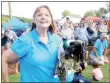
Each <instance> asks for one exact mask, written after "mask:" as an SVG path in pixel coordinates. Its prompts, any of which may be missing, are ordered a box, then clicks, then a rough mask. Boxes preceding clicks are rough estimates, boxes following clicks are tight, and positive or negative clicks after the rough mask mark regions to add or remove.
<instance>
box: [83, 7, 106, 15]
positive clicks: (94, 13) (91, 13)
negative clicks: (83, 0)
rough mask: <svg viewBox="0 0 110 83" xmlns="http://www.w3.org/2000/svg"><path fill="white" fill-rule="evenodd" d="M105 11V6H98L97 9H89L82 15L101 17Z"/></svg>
mask: <svg viewBox="0 0 110 83" xmlns="http://www.w3.org/2000/svg"><path fill="white" fill-rule="evenodd" d="M106 13H107V10H106V9H105V8H99V10H89V11H87V12H86V13H85V14H84V17H88V16H97V17H101V16H103V15H105V14H106Z"/></svg>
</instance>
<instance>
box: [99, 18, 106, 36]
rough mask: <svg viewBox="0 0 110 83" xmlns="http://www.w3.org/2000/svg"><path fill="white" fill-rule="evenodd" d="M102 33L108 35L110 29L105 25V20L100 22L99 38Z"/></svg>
mask: <svg viewBox="0 0 110 83" xmlns="http://www.w3.org/2000/svg"><path fill="white" fill-rule="evenodd" d="M102 33H108V27H107V25H105V22H104V20H101V21H100V25H99V29H98V37H100V34H102Z"/></svg>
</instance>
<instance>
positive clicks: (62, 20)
mask: <svg viewBox="0 0 110 83" xmlns="http://www.w3.org/2000/svg"><path fill="white" fill-rule="evenodd" d="M67 17H69V19H70V21H72V22H73V23H74V24H75V23H80V20H81V18H78V17H70V16H67ZM67 17H64V18H63V19H61V20H60V21H59V23H60V24H63V23H64V22H66V18H67Z"/></svg>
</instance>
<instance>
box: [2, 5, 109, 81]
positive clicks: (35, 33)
mask: <svg viewBox="0 0 110 83" xmlns="http://www.w3.org/2000/svg"><path fill="white" fill-rule="evenodd" d="M63 39H67V40H80V41H82V42H83V43H84V47H83V50H84V52H85V64H86V66H85V68H87V64H88V58H89V57H90V62H91V64H92V67H93V71H91V72H92V76H93V79H94V80H96V81H100V80H102V78H103V72H102V71H101V69H100V66H101V65H104V64H107V63H109V60H108V59H107V51H108V48H109V46H110V28H109V27H108V26H107V22H106V20H105V19H104V18H102V19H101V20H100V21H99V22H94V21H93V20H91V19H89V20H88V22H85V20H84V19H81V21H80V23H79V24H78V26H77V27H74V23H73V22H72V21H71V20H70V18H68V17H67V18H66V22H65V23H64V24H63V25H60V24H59V22H54V20H53V17H52V14H51V11H50V9H49V7H48V6H45V5H42V6H39V7H38V8H36V10H35V12H34V14H33V23H32V28H31V29H30V30H28V31H24V32H22V34H21V35H19V37H18V36H17V34H16V33H15V32H14V31H12V30H11V28H10V27H7V28H6V30H5V31H4V32H3V33H2V39H1V42H2V79H3V81H4V82H9V80H8V65H9V62H13V61H14V62H16V61H15V60H17V66H16V68H15V71H16V72H17V73H18V72H19V71H18V69H19V66H18V64H19V65H20V74H21V77H20V78H21V79H20V81H21V82H59V80H58V79H57V78H54V74H55V67H56V63H57V62H58V59H57V56H58V48H59V46H60V44H61V43H62V41H63ZM88 46H92V50H91V51H89V52H88V48H87V47H88ZM18 60H19V62H18ZM7 62H8V64H7ZM81 71H82V70H81ZM80 74H81V73H80ZM80 74H79V73H78V76H77V77H78V78H77V79H76V78H74V79H75V80H78V81H85V83H86V82H88V80H87V79H85V78H84V77H83V76H81V75H80ZM73 75H77V72H76V74H73ZM69 77H70V76H67V78H68V79H69ZM72 77H74V76H72ZM68 79H67V80H68ZM71 81H72V80H71ZM71 81H69V82H71ZM73 81H74V80H73Z"/></svg>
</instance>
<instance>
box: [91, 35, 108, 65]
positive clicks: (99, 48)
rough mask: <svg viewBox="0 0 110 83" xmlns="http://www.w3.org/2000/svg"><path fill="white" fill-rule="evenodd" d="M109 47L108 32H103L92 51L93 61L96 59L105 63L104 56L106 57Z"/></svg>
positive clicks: (101, 63)
mask: <svg viewBox="0 0 110 83" xmlns="http://www.w3.org/2000/svg"><path fill="white" fill-rule="evenodd" d="M107 47H108V43H107V35H106V33H102V34H101V36H100V39H97V40H96V42H95V44H94V47H93V49H92V51H91V53H90V57H91V59H92V61H95V62H97V63H98V64H100V65H104V57H106V52H107ZM103 54H104V55H103Z"/></svg>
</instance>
